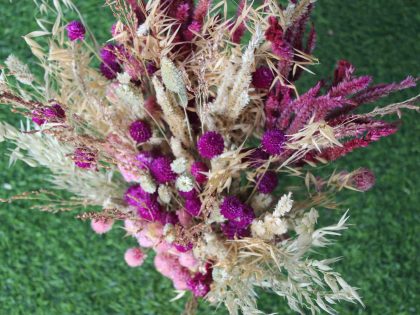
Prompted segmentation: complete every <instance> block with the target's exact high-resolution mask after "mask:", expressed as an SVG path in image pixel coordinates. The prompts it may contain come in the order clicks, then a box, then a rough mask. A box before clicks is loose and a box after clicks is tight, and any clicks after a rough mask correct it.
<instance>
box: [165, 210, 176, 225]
mask: <svg viewBox="0 0 420 315" xmlns="http://www.w3.org/2000/svg"><path fill="white" fill-rule="evenodd" d="M178 222H179V219H178V216H177V215H176V213H175V212H165V213H164V214H163V215H162V222H161V223H162V224H163V225H165V224H168V223H169V224H172V225H175V224H177V223H178Z"/></svg>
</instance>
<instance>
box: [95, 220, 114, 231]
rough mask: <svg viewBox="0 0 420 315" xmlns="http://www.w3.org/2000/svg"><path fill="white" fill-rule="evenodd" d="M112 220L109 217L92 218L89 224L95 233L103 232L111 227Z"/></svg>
mask: <svg viewBox="0 0 420 315" xmlns="http://www.w3.org/2000/svg"><path fill="white" fill-rule="evenodd" d="M113 224H114V220H111V219H93V220H92V221H90V226H91V228H92V230H93V231H95V233H97V234H105V233H107V232H109V231H110V230H111V229H112V225H113Z"/></svg>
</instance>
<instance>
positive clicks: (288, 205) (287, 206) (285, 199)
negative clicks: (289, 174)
mask: <svg viewBox="0 0 420 315" xmlns="http://www.w3.org/2000/svg"><path fill="white" fill-rule="evenodd" d="M292 206H293V200H292V193H291V192H289V194H287V195H283V196H282V197H281V198H280V200H279V202H278V203H277V205H276V208H275V209H274V212H273V215H274V216H275V217H282V216H284V215H285V214H286V213H288V212H289V211H290V210H291V209H292Z"/></svg>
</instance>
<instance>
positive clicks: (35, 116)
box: [31, 104, 66, 126]
mask: <svg viewBox="0 0 420 315" xmlns="http://www.w3.org/2000/svg"><path fill="white" fill-rule="evenodd" d="M31 115H32V121H33V122H34V123H36V124H37V125H39V126H41V125H43V124H44V123H45V122H62V121H63V120H64V119H65V118H66V113H65V112H64V110H63V108H62V107H61V105H59V104H54V105H52V106H48V107H45V108H37V109H35V110H33V111H32V113H31Z"/></svg>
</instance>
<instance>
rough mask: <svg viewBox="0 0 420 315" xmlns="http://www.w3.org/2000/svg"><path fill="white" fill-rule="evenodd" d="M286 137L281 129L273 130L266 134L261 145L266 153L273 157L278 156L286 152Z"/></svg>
mask: <svg viewBox="0 0 420 315" xmlns="http://www.w3.org/2000/svg"><path fill="white" fill-rule="evenodd" d="M285 142H286V136H285V135H284V133H283V131H281V130H279V129H271V130H268V131H266V132H265V133H264V135H263V137H262V140H261V144H262V148H263V149H264V151H265V152H267V153H269V154H271V155H278V154H281V153H282V152H283V151H284V143H285Z"/></svg>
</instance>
